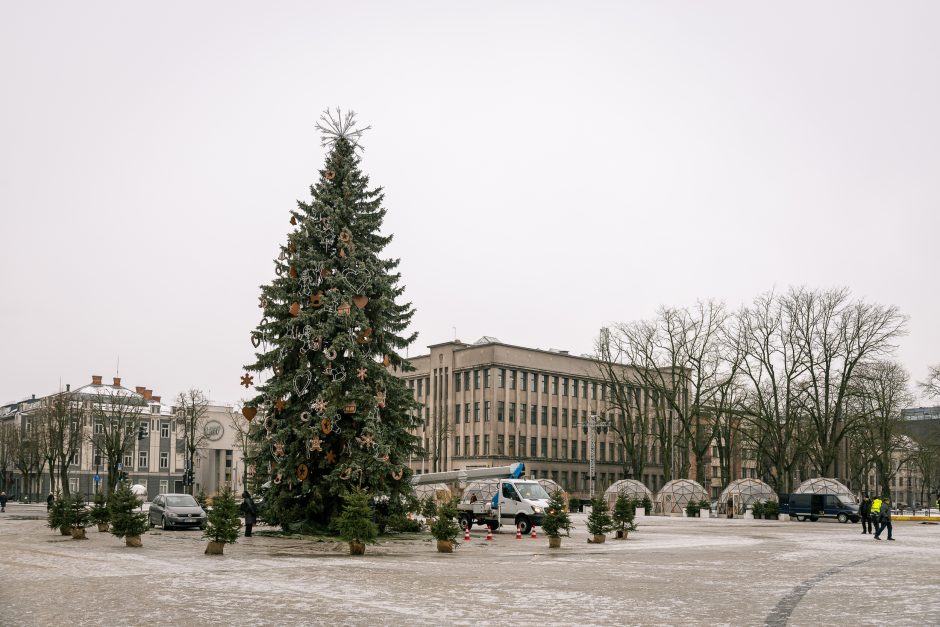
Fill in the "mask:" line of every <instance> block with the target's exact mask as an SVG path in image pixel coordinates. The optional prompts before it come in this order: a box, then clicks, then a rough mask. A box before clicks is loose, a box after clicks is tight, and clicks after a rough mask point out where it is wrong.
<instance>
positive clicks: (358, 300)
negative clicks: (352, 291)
mask: <svg viewBox="0 0 940 627" xmlns="http://www.w3.org/2000/svg"><path fill="white" fill-rule="evenodd" d="M352 301H353V305H355V306H356V307H358V308H359V309H365V308H366V305H368V304H369V297H368V296H365V295H363V294H356V295H355V296H353V299H352Z"/></svg>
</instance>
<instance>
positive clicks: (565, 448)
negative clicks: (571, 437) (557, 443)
mask: <svg viewBox="0 0 940 627" xmlns="http://www.w3.org/2000/svg"><path fill="white" fill-rule="evenodd" d="M561 458H562V459H568V440H562V441H561Z"/></svg>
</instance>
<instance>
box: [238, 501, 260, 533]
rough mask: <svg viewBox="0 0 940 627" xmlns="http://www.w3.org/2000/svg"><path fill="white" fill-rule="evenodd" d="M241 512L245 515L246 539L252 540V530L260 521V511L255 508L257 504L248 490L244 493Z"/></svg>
mask: <svg viewBox="0 0 940 627" xmlns="http://www.w3.org/2000/svg"><path fill="white" fill-rule="evenodd" d="M241 510H242V513H243V514H244V515H245V537H246V538H250V537H251V528H252V527H254V525H255V522H256V521H257V520H258V510H257V508H256V507H255V502H254V501H252V500H251V495H250V494H248V491H247V490H245V491H244V492H242V504H241Z"/></svg>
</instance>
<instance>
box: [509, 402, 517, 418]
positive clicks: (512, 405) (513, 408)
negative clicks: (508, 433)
mask: <svg viewBox="0 0 940 627" xmlns="http://www.w3.org/2000/svg"><path fill="white" fill-rule="evenodd" d="M515 421H516V404H515V403H509V422H515Z"/></svg>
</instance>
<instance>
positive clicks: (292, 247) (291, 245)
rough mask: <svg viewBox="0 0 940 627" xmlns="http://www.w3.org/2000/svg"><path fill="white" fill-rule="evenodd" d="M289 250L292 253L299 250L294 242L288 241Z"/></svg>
mask: <svg viewBox="0 0 940 627" xmlns="http://www.w3.org/2000/svg"><path fill="white" fill-rule="evenodd" d="M287 252H288V253H289V254H291V255H293V254H294V253H296V252H297V247H296V246H295V245H294V242H288V244H287Z"/></svg>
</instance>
